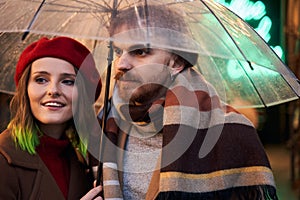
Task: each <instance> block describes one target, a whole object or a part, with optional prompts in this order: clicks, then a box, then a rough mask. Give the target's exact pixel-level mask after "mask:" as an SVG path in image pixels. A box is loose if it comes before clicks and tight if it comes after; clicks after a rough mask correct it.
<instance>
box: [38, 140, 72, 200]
mask: <svg viewBox="0 0 300 200" xmlns="http://www.w3.org/2000/svg"><path fill="white" fill-rule="evenodd" d="M69 144H70V142H69V140H68V139H67V138H66V139H63V140H58V139H54V138H51V137H49V136H46V135H43V136H42V137H41V138H40V145H39V146H38V147H37V152H38V154H39V156H40V157H41V159H42V160H43V161H44V163H45V165H46V166H47V167H48V169H49V171H50V172H51V174H52V176H53V177H54V179H55V181H56V184H57V185H58V186H59V188H60V190H61V191H62V193H63V195H64V197H65V199H67V197H68V190H69V180H70V166H69V158H68V155H67V153H66V149H67V147H68V145H69Z"/></svg>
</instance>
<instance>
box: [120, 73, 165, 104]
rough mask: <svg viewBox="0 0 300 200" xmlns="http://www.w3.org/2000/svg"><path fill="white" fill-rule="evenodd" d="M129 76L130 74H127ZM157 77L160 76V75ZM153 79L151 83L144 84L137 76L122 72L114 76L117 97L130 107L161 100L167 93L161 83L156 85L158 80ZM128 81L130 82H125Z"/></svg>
mask: <svg viewBox="0 0 300 200" xmlns="http://www.w3.org/2000/svg"><path fill="white" fill-rule="evenodd" d="M128 74H130V73H128ZM158 76H161V75H160V74H159V75H158ZM158 76H157V77H153V81H149V83H145V81H144V80H143V79H141V78H139V77H138V76H136V75H135V76H134V77H133V76H130V75H127V74H126V75H125V73H124V72H119V73H117V74H116V75H115V79H116V87H117V88H118V94H119V97H120V98H121V99H122V100H123V101H124V103H128V104H130V105H140V104H142V105H146V104H151V103H152V102H153V101H155V100H157V99H159V98H161V97H162V96H164V95H165V93H166V91H167V86H165V85H164V84H165V83H166V82H167V81H168V80H164V81H163V83H158V80H159V78H158ZM126 80H130V81H126Z"/></svg>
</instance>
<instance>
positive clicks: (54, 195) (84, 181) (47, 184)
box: [0, 130, 93, 200]
mask: <svg viewBox="0 0 300 200" xmlns="http://www.w3.org/2000/svg"><path fill="white" fill-rule="evenodd" d="M68 151H69V155H70V163H71V164H70V166H71V168H70V185H69V193H68V199H69V200H79V199H80V198H81V197H82V196H83V195H84V194H86V193H87V192H88V191H89V190H90V189H91V188H92V182H93V178H92V175H91V173H88V168H87V167H86V166H85V164H83V163H82V162H80V161H79V159H78V157H77V156H76V153H75V151H74V149H73V148H72V147H71V145H70V148H69V150H68ZM0 199H5V200H12V199H18V200H39V199H41V200H63V199H64V196H63V194H62V192H61V191H60V189H59V187H58V186H57V184H56V182H55V180H54V178H53V177H52V175H51V173H50V172H49V170H48V168H47V167H46V166H45V164H44V163H43V161H42V160H41V158H40V157H39V156H38V155H30V154H29V153H28V152H26V151H23V150H21V149H20V148H19V147H17V146H16V144H15V143H14V142H13V139H12V137H11V134H10V132H9V131H8V130H6V131H4V132H3V133H1V134H0Z"/></svg>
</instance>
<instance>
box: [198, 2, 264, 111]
mask: <svg viewBox="0 0 300 200" xmlns="http://www.w3.org/2000/svg"><path fill="white" fill-rule="evenodd" d="M201 2H202V3H203V4H204V5H205V6H206V8H207V9H208V10H209V11H210V13H211V14H212V15H213V16H214V17H215V18H216V20H218V22H219V23H220V25H221V26H222V27H223V29H224V30H225V32H226V33H227V35H228V36H229V37H230V38H231V40H232V42H233V43H234V45H235V47H236V48H237V49H238V51H239V52H240V53H241V55H242V57H243V58H244V60H245V61H247V63H248V65H249V67H250V69H251V70H254V68H253V66H252V64H251V62H250V61H249V60H248V59H247V58H246V56H245V54H244V53H243V51H242V50H241V49H240V47H239V46H238V45H237V43H236V41H235V40H234V39H233V37H232V36H231V35H230V33H229V32H228V30H227V28H226V27H225V26H224V24H223V23H222V21H221V20H220V19H219V17H218V16H217V15H216V14H215V13H214V12H213V10H212V9H211V8H210V7H209V6H208V5H207V4H206V3H205V1H201ZM225 8H226V7H225ZM226 9H227V10H228V11H230V12H232V11H231V10H229V9H228V8H226ZM241 66H242V69H243V70H244V72H245V74H246V76H247V77H248V78H249V80H250V82H251V83H252V85H253V87H254V89H255V91H256V92H257V94H258V96H259V98H260V100H261V101H262V103H263V105H264V106H265V107H267V106H266V104H265V102H264V100H263V98H262V96H261V95H260V93H259V91H258V90H257V87H256V86H255V84H254V82H253V80H252V79H251V78H250V77H249V74H248V73H246V71H245V69H244V67H243V65H241Z"/></svg>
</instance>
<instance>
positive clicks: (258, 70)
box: [0, 0, 300, 107]
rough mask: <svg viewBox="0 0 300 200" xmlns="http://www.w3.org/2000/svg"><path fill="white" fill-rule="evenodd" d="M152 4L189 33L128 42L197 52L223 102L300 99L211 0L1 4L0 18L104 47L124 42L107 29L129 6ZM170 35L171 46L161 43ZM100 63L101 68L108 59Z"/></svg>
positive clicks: (293, 81) (146, 32)
mask: <svg viewBox="0 0 300 200" xmlns="http://www.w3.org/2000/svg"><path fill="white" fill-rule="evenodd" d="M149 4H157V5H160V6H167V7H169V8H171V9H174V10H176V11H178V12H179V14H181V15H182V16H183V18H184V21H185V23H186V24H187V27H188V29H189V31H188V32H189V34H183V33H181V32H180V31H178V30H177V31H174V30H172V29H170V27H167V26H166V27H164V24H161V25H160V26H159V27H150V26H149V27H147V24H146V25H145V26H143V27H141V28H139V29H136V27H135V28H134V29H132V30H129V31H128V35H130V36H131V37H127V36H126V42H127V43H130V42H135V43H140V44H147V45H150V46H151V47H157V48H164V49H171V50H176V51H177V52H189V53H191V54H197V55H198V61H197V62H195V66H194V67H195V68H197V69H198V70H199V72H201V73H202V74H203V75H204V76H205V78H206V79H207V80H208V81H209V82H210V83H211V84H212V85H213V86H214V87H215V88H216V90H217V92H218V93H219V95H220V97H221V99H222V100H223V101H226V102H228V103H230V104H234V103H235V102H236V101H237V100H243V101H245V102H247V105H248V106H249V105H251V106H252V107H265V106H272V105H276V104H281V103H284V102H288V101H292V100H295V99H298V97H299V94H300V87H299V84H298V80H297V78H296V77H295V76H294V74H293V73H292V72H291V71H290V69H289V68H288V67H287V66H285V64H284V63H283V62H282V61H281V60H280V58H278V57H277V55H276V54H275V53H274V52H273V50H272V49H271V48H269V47H268V45H267V44H266V43H265V41H264V40H263V39H262V38H261V37H260V36H259V35H258V34H257V33H256V32H255V31H254V30H253V29H252V28H251V27H250V26H249V25H248V24H247V23H245V21H243V20H242V19H241V18H239V17H238V16H237V15H235V14H234V13H233V12H231V11H230V10H229V9H227V8H226V7H224V6H222V5H220V4H217V3H215V2H213V1H209V0H202V1H190V0H181V1H178V0H166V1H159V0H146V1H145V0H131V1H130V0H126V1H125V0H107V1H75V0H55V1H54V0H48V1H47V0H44V1H37V0H31V1H30V0H9V1H4V0H2V1H1V2H0V8H1V10H2V12H1V13H0V18H1V19H5V20H1V21H0V32H24V33H27V32H31V33H39V34H51V35H67V36H71V37H75V38H88V39H94V40H99V41H105V42H103V44H104V45H107V43H106V42H107V41H111V42H114V41H116V40H122V42H124V39H125V36H122V35H119V36H118V37H110V35H109V33H108V31H107V30H108V29H107V28H109V26H110V21H111V19H112V18H113V17H114V15H116V13H117V12H118V11H119V10H122V9H125V8H127V7H130V6H137V5H142V6H143V7H144V12H145V13H149V12H151V10H149V8H148V7H147V5H149ZM146 16H147V14H146ZM134 17H136V19H138V18H139V17H140V16H138V15H136V16H134ZM138 20H142V21H143V20H144V21H145V20H146V21H147V20H148V21H151V19H150V18H149V19H138ZM166 34H168V35H169V38H172V40H171V41H172V42H167V41H161V40H159V39H158V38H159V36H161V35H166ZM132 36H133V37H132ZM129 38H130V39H129ZM130 40H132V41H130ZM103 47H104V48H105V46H103ZM107 50H109V49H107ZM106 55H107V53H106ZM187 55H188V54H184V55H183V56H187ZM187 59H190V58H187ZM101 63H102V66H101V67H100V68H101V70H102V68H106V65H105V64H103V63H106V61H102V62H101ZM239 106H240V105H239Z"/></svg>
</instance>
